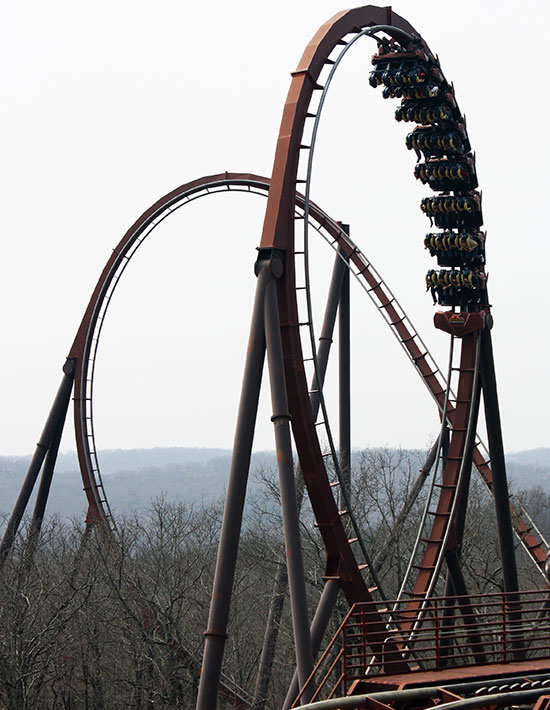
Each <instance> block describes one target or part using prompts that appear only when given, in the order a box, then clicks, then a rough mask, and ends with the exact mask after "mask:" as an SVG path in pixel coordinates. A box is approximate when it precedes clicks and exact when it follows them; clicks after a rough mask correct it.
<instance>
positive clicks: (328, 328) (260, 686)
mask: <svg viewBox="0 0 550 710" xmlns="http://www.w3.org/2000/svg"><path fill="white" fill-rule="evenodd" d="M346 273H348V275H349V270H348V268H347V266H346V264H345V262H344V261H343V260H342V259H341V258H340V256H339V255H338V254H336V256H335V258H334V266H333V269H332V277H331V281H330V286H329V290H328V295H327V302H326V305H325V314H324V318H323V324H322V327H321V334H320V336H319V347H318V350H317V367H318V372H319V380H320V382H321V388H322V386H323V383H324V381H325V374H326V371H327V365H328V358H329V353H330V348H331V345H332V341H333V338H332V336H333V333H334V325H335V323H336V316H337V312H338V303H339V300H340V295H341V293H342V283H343V280H344V276H345V274H346ZM309 399H310V402H311V411H312V413H313V419H316V418H317V414H318V412H319V406H320V397H319V387H318V384H317V379H316V376H315V375H313V378H312V383H311V394H310V396H309ZM295 480H296V501H297V505H298V514H299V513H300V508H301V505H302V497H303V492H304V480H303V477H302V471H301V468H300V464H298V465H297V466H296V475H295ZM287 585H288V575H287V570H286V565H285V564H284V563H279V565H278V567H277V572H276V574H275V580H274V582H273V592H272V596H271V604H270V607H269V614H268V617H267V624H266V628H265V635H264V643H263V646H262V654H261V657H260V663H259V666H258V675H257V676H256V685H255V688H254V702H253V710H264V707H265V702H266V699H267V691H268V688H269V681H270V679H271V670H272V667H273V659H274V657H275V647H276V644H277V636H278V633H279V624H280V620H281V615H282V611H283V605H284V599H285V595H286V589H287ZM314 621H315V620H314ZM315 653H316V651H315V648H314V649H313V656H314V657H315ZM295 677H296V687H297V683H298V681H297V676H296V674H295ZM296 693H297V691H296ZM296 693H295V694H294V696H296Z"/></svg>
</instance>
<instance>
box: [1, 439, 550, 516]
mask: <svg viewBox="0 0 550 710" xmlns="http://www.w3.org/2000/svg"><path fill="white" fill-rule="evenodd" d="M99 460H100V465H101V471H102V476H103V480H104V484H105V489H106V491H107V495H108V499H109V503H110V505H111V508H112V509H113V512H115V513H117V512H118V513H121V512H127V511H130V510H145V509H146V508H147V506H148V505H149V504H150V502H151V500H153V499H154V498H158V497H159V496H165V497H166V498H168V499H169V500H171V501H174V502H191V503H200V502H205V503H209V502H212V501H215V500H218V499H221V498H222V497H223V496H224V494H225V489H226V485H227V478H228V473H229V465H230V461H231V451H230V450H228V449H209V448H183V447H172V448H155V449H108V450H104V451H100V452H99ZM29 461H30V456H0V491H1V498H0V513H4V514H6V513H9V512H10V511H11V509H12V507H13V504H14V502H15V500H16V498H17V495H18V492H19V488H20V486H21V483H22V481H23V478H24V476H25V472H26V470H27V467H28V464H29ZM265 467H268V468H272V469H275V467H276V460H275V454H274V452H269V451H268V452H259V453H256V454H254V455H253V457H252V465H251V475H250V483H249V487H250V490H252V491H254V490H257V488H258V486H259V483H258V479H257V473H258V472H259V471H260V470H261V469H262V468H265ZM507 467H508V475H509V479H510V481H511V484H512V488H513V489H514V490H520V489H530V488H534V487H536V486H540V487H541V488H543V490H545V491H546V492H549V493H550V448H539V449H531V450H528V451H519V452H513V453H510V454H509V455H508V456H507ZM85 512H86V501H85V498H84V494H83V492H82V482H81V479H80V474H79V472H78V462H77V458H76V453H74V452H70V453H61V454H60V455H59V458H58V462H57V467H56V474H55V476H54V481H53V484H52V490H51V495H50V500H49V502H48V513H49V514H54V513H57V514H59V515H61V516H63V517H70V516H76V517H78V518H79V519H82V518H83V516H84V515H85Z"/></svg>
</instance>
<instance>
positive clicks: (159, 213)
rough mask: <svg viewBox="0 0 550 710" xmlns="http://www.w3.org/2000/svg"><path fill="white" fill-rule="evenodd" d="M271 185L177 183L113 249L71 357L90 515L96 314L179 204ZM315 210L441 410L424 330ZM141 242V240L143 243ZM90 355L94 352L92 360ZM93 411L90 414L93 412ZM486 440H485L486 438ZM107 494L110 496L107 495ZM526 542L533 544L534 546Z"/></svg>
mask: <svg viewBox="0 0 550 710" xmlns="http://www.w3.org/2000/svg"><path fill="white" fill-rule="evenodd" d="M268 188H269V181H268V180H267V179H266V178H263V177H260V176H255V175H250V174H244V173H232V174H229V173H221V174H219V175H215V176H208V177H206V178H200V179H198V180H195V181H192V182H191V183H186V184H185V185H182V186H180V187H178V188H176V189H175V190H173V191H172V192H170V193H168V194H167V195H165V196H164V197H162V198H161V199H160V200H158V201H157V202H156V203H155V204H154V205H152V207H150V208H149V209H148V210H147V211H146V212H144V213H143V214H142V215H141V217H139V218H138V220H137V221H136V222H135V223H134V224H133V225H132V227H130V229H129V230H128V231H127V232H126V234H125V235H124V237H123V238H122V240H121V241H120V242H119V244H118V245H117V247H115V249H114V250H113V254H112V255H111V257H110V259H109V261H108V262H107V264H106V266H105V268H104V269H103V272H102V274H101V277H100V279H99V281H98V284H97V285H96V288H95V290H94V293H93V294H92V297H91V299H90V303H89V305H88V308H87V310H86V312H85V315H84V318H83V320H82V322H81V325H80V327H79V330H78V332H77V335H76V337H75V341H74V343H73V346H72V348H71V354H70V357H73V358H75V360H76V363H77V371H78V375H79V377H78V378H77V384H76V386H75V397H74V399H75V429H76V434H77V449H78V455H79V463H80V469H81V473H82V478H83V483H84V488H85V492H86V495H87V498H88V503H89V506H90V510H91V515H90V519H99V520H103V521H104V522H106V521H107V519H108V518H109V511H108V510H107V512H105V509H104V506H103V503H101V499H100V495H99V493H100V492H101V490H102V488H103V487H102V482H101V478H100V473H99V466H97V467H93V466H92V464H91V462H90V457H91V453H90V450H92V451H93V452H94V454H95V446H94V436H93V433H90V432H89V431H88V429H87V427H88V426H89V425H88V422H91V421H93V417H92V415H93V412H92V411H90V410H89V409H85V408H84V407H85V406H86V405H87V404H88V403H89V402H91V398H89V395H90V394H91V393H92V391H93V390H86V389H85V386H84V383H86V384H87V385H88V386H90V385H89V384H88V382H87V381H88V369H89V367H90V363H91V366H92V370H91V374H90V378H91V379H92V386H93V374H94V369H93V367H94V364H95V357H96V353H97V347H98V344H99V334H100V333H101V330H96V329H95V326H96V324H97V321H98V320H99V319H98V317H96V314H97V315H99V314H101V316H102V319H101V321H100V324H99V328H101V327H102V324H103V318H104V316H105V313H106V308H107V307H108V302H109V301H110V298H111V296H112V295H113V292H114V288H115V286H116V284H117V283H118V278H120V275H121V273H122V271H123V269H124V268H125V267H126V265H127V263H128V262H129V260H130V258H131V256H132V255H133V252H131V248H132V247H133V245H134V244H135V243H136V241H137V240H138V238H139V237H140V236H141V235H143V238H142V240H141V241H143V239H144V238H145V233H146V234H147V235H148V234H149V233H150V231H152V229H154V228H155V227H156V226H157V225H158V224H160V222H161V221H162V219H164V218H165V217H167V216H168V215H169V214H171V213H172V212H174V211H175V210H177V209H179V207H181V206H183V205H184V204H187V202H190V201H192V200H193V199H196V198H197V197H199V196H204V195H206V194H214V193H217V192H226V191H229V190H236V189H242V190H243V191H245V192H253V193H256V192H257V194H265V193H266V192H267V190H268ZM297 204H298V207H300V205H301V204H303V198H301V197H300V196H298V197H297ZM163 213H164V216H163ZM314 215H315V219H316V224H317V226H316V227H315V229H316V231H317V232H318V233H319V234H320V235H321V236H322V238H323V239H324V240H325V241H326V242H327V244H329V245H330V246H331V248H332V249H333V250H334V251H337V249H338V246H341V247H342V248H343V254H345V255H346V256H347V257H348V258H349V263H348V268H349V269H350V271H351V273H352V274H353V276H354V277H355V279H356V280H357V281H358V282H359V284H360V286H361V287H362V288H363V290H364V291H365V292H366V293H367V295H368V296H369V298H370V300H371V301H372V302H373V303H374V304H375V305H376V306H377V310H378V311H379V313H380V315H381V316H382V317H383V318H384V320H385V322H386V324H387V325H388V326H389V328H390V330H391V331H392V333H393V335H394V337H395V338H396V339H397V340H398V342H399V344H400V346H401V348H402V349H403V350H404V351H405V353H406V355H407V357H408V359H409V360H410V362H411V363H412V364H413V366H414V367H415V369H416V371H417V372H418V374H419V375H420V376H421V378H422V381H423V382H424V384H425V385H426V387H427V388H428V390H429V392H430V394H431V396H432V397H433V398H434V400H435V402H436V404H437V406H438V407H439V409H440V410H441V409H442V408H443V406H444V405H443V401H442V397H441V395H442V394H443V393H444V392H445V390H446V380H445V377H444V376H443V375H442V373H441V371H440V369H439V367H438V366H437V363H436V362H435V360H433V358H432V357H431V355H430V353H429V351H428V349H427V347H426V346H425V344H424V343H423V341H422V339H421V337H420V335H419V334H418V332H417V331H416V330H415V328H414V326H413V325H412V322H411V321H410V319H409V318H408V316H407V315H406V313H405V311H404V309H403V308H402V307H401V305H400V304H399V302H398V300H397V299H396V298H395V296H394V294H393V293H392V291H391V290H390V288H389V287H388V286H387V284H386V283H385V282H384V280H383V279H382V277H381V275H380V274H379V272H378V271H377V270H376V269H375V267H374V266H373V264H372V263H370V262H369V261H368V260H367V259H366V258H365V257H364V255H363V254H362V253H361V251H360V250H359V249H358V248H357V246H356V245H355V244H354V242H353V241H352V240H351V239H350V238H349V237H348V236H347V235H346V234H345V233H344V232H343V231H342V230H341V228H340V226H339V225H338V223H337V222H336V221H334V220H331V219H330V218H329V217H328V216H327V215H326V214H325V213H324V212H323V211H322V210H320V209H319V208H318V207H316V206H315V213H314ZM147 230H149V231H147ZM327 235H328V236H327ZM141 241H140V242H139V243H141ZM139 243H138V244H137V245H136V247H135V248H136V249H137V248H138V247H139ZM119 267H121V271H120V273H118V278H117V279H116V282H115V285H114V286H113V288H112V290H111V291H110V292H109V284H110V282H111V281H112V280H113V279H115V276H117V269H118V268H119ZM103 300H106V301H107V304H106V305H105V306H104V307H103V310H101V308H102V303H101V302H102V301H103ZM86 356H87V357H88V360H87V361H86ZM83 394H84V396H83ZM443 399H444V397H443ZM88 414H89V415H90V416H88ZM481 445H483V444H482V443H481ZM95 455H96V454H95ZM475 464H476V468H477V469H478V470H479V471H480V473H481V475H482V478H483V480H484V481H485V483H486V484H487V482H488V481H490V477H491V471H490V467H489V464H488V463H487V461H486V459H485V457H484V455H483V453H482V452H481V451H480V450H479V448H478V447H476V450H475ZM94 469H95V470H94ZM98 479H99V480H98ZM488 486H489V488H490V484H488ZM96 491H97V493H96ZM103 497H104V498H106V496H105V495H104V496H103ZM513 519H514V526H515V529H516V534H518V537H519V538H520V540H521V541H522V543H523V544H524V546H525V547H526V549H527V551H528V552H529V553H530V555H531V557H533V552H532V550H533V547H534V549H535V550H536V551H539V555H538V558H536V562H537V564H538V565H539V568H541V567H543V566H544V550H543V545H545V546H546V547H547V546H548V545H547V543H546V540H544V538H543V536H542V535H541V534H538V535H537V532H538V531H537V530H536V529H535V533H536V534H535V535H533V534H532V533H530V532H529V533H528V536H527V535H526V534H525V531H529V530H531V529H533V528H534V524H533V523H532V521H531V520H530V519H528V521H527V522H525V521H524V520H523V517H522V515H521V513H518V512H517V509H516V510H514V509H513ZM541 540H542V542H541ZM526 543H529V546H528V545H527V544H526ZM534 543H535V546H534ZM541 560H542V561H541Z"/></svg>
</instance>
